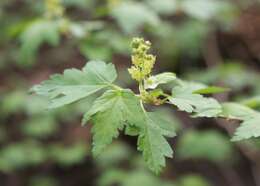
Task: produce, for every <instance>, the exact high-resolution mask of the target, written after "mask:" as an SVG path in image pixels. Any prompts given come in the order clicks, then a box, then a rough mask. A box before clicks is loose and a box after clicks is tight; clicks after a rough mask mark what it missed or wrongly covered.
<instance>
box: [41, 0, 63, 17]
mask: <svg viewBox="0 0 260 186" xmlns="http://www.w3.org/2000/svg"><path fill="white" fill-rule="evenodd" d="M45 7H46V16H47V17H49V18H53V17H62V16H63V13H64V8H63V6H62V4H61V0H45Z"/></svg>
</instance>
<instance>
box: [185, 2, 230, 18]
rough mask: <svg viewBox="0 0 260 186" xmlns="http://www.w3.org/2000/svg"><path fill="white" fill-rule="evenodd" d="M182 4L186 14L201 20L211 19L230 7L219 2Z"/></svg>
mask: <svg viewBox="0 0 260 186" xmlns="http://www.w3.org/2000/svg"><path fill="white" fill-rule="evenodd" d="M181 3H182V4H181V6H182V9H183V10H184V12H186V13H187V14H189V15H190V16H192V17H194V18H197V19H200V20H209V19H211V18H212V17H214V16H215V15H216V14H218V13H219V12H220V11H221V10H222V9H223V8H225V7H226V6H227V5H228V3H226V2H224V1H218V0H184V1H182V2H181Z"/></svg>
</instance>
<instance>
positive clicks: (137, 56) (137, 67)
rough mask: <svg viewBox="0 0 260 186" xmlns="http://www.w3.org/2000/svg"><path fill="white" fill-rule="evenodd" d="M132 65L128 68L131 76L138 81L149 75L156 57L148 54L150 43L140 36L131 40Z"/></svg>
mask: <svg viewBox="0 0 260 186" xmlns="http://www.w3.org/2000/svg"><path fill="white" fill-rule="evenodd" d="M131 45H132V64H133V65H132V66H131V68H129V69H128V71H129V73H130V74H131V76H132V78H133V79H135V80H136V81H138V82H141V81H142V80H144V79H146V78H147V77H149V76H150V74H151V72H152V69H153V66H154V63H155V60H156V57H155V56H154V55H152V54H148V51H149V49H150V48H151V43H150V42H149V41H145V40H144V39H142V38H134V39H133V41H132V44H131Z"/></svg>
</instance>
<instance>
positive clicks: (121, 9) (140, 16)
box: [111, 1, 159, 33]
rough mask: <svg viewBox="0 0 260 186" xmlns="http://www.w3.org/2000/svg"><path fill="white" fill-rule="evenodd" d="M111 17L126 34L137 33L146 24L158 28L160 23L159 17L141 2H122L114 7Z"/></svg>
mask: <svg viewBox="0 0 260 186" xmlns="http://www.w3.org/2000/svg"><path fill="white" fill-rule="evenodd" d="M111 15H112V17H113V18H115V19H116V21H117V22H118V24H119V26H120V27H121V28H122V29H123V30H124V31H125V32H126V33H134V32H137V31H138V29H139V28H140V27H142V26H143V25H144V24H149V25H152V26H156V25H158V23H159V17H158V15H157V14H156V13H155V12H154V11H153V10H152V9H149V7H147V6H146V5H145V4H143V3H140V2H132V1H122V2H120V3H119V4H118V5H116V6H115V7H113V9H112V11H111Z"/></svg>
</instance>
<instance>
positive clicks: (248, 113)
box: [220, 103, 260, 141]
mask: <svg viewBox="0 0 260 186" xmlns="http://www.w3.org/2000/svg"><path fill="white" fill-rule="evenodd" d="M222 107H223V112H222V113H221V114H220V116H222V117H226V118H230V119H238V120H241V121H242V123H241V125H240V126H239V127H238V128H237V129H236V131H235V134H234V137H233V138H232V141H239V140H243V139H249V138H252V137H259V136H260V124H259V121H260V113H259V112H256V111H254V110H253V109H250V108H249V107H246V106H244V105H240V104H237V103H224V104H223V106H222Z"/></svg>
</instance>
